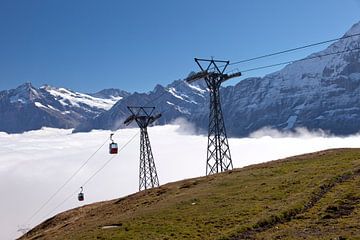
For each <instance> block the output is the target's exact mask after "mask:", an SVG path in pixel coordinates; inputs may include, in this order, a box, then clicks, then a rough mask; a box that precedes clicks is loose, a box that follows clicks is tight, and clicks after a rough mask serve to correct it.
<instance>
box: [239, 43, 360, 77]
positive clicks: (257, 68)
mask: <svg viewBox="0 0 360 240" xmlns="http://www.w3.org/2000/svg"><path fill="white" fill-rule="evenodd" d="M359 50H360V48H353V49H347V50H344V51H339V52H334V53H327V54H322V55H317V56H312V57H306V58H302V59H298V60H292V61H286V62H281V63H275V64H270V65H265V66H260V67H255V68H250V69H246V70H243V71H241V72H251V71H256V70H261V69H265V68H270V67H277V66H281V65H286V64H291V63H297V62H302V61H307V60H312V59H316V58H322V57H327V56H332V55H338V54H342V53H347V52H353V51H359Z"/></svg>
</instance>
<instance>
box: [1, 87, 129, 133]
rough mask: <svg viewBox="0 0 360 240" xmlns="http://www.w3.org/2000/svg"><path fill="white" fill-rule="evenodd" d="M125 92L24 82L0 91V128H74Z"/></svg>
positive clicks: (9, 131)
mask: <svg viewBox="0 0 360 240" xmlns="http://www.w3.org/2000/svg"><path fill="white" fill-rule="evenodd" d="M128 95H129V93H127V92H124V91H120V90H116V89H105V90H102V91H100V92H98V93H94V94H83V93H78V92H74V91H71V90H69V89H65V88H55V87H51V86H48V85H45V86H42V87H40V88H35V87H34V86H32V85H31V83H25V84H23V85H21V86H19V87H17V88H16V89H11V90H6V91H1V92H0V131H4V132H7V133H19V132H24V131H28V130H35V129H40V128H42V127H54V128H74V127H76V126H78V125H79V124H80V123H81V122H83V121H87V120H88V119H92V118H94V117H96V116H97V115H99V114H101V113H103V112H105V111H107V110H109V109H110V108H111V107H112V106H113V105H114V104H115V103H116V102H117V101H118V100H120V99H122V98H123V97H125V96H128Z"/></svg>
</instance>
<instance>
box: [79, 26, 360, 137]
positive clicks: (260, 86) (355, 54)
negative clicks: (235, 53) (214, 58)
mask: <svg viewBox="0 0 360 240" xmlns="http://www.w3.org/2000/svg"><path fill="white" fill-rule="evenodd" d="M358 33H360V23H357V24H355V25H354V26H353V27H352V28H351V29H350V30H349V31H348V32H347V33H346V34H345V35H344V36H349V35H353V34H358ZM359 48H360V36H355V37H351V38H345V39H342V40H340V41H337V42H335V43H333V44H332V45H330V46H329V47H328V48H326V49H325V50H324V51H321V52H317V53H314V54H312V55H310V56H309V57H311V58H312V57H315V56H324V55H327V56H325V57H318V58H313V59H311V60H306V61H298V62H295V63H293V64H289V65H287V66H286V67H285V68H283V69H282V70H280V71H277V72H275V73H272V74H269V75H267V76H265V77H263V78H248V79H244V80H242V81H240V82H239V83H238V84H236V85H235V86H229V87H226V88H222V89H221V92H222V106H223V113H224V117H225V121H226V127H227V130H228V133H229V135H230V136H247V135H249V134H251V133H252V132H254V131H256V130H259V129H261V128H264V127H270V128H275V129H279V130H293V129H294V128H297V127H306V128H308V129H322V130H325V131H328V132H330V133H333V134H340V135H346V134H352V133H357V132H359V131H360V106H359V104H360V51H359ZM351 49H358V50H354V51H347V50H351ZM344 51H347V52H344ZM338 52H343V53H342V54H336V55H328V54H332V53H338ZM179 81H180V80H179ZM179 81H175V82H173V83H172V84H170V85H168V86H166V87H163V86H160V85H158V86H156V87H155V89H154V90H153V91H151V92H149V93H143V94H139V93H135V94H132V95H129V96H127V97H125V98H124V99H122V100H121V101H119V102H118V103H117V104H115V105H114V106H113V107H112V108H111V109H110V110H109V111H107V112H104V113H102V114H100V115H99V116H97V117H95V119H92V120H90V121H87V122H86V123H84V124H81V125H79V126H78V128H77V129H76V130H75V131H89V130H91V129H116V128H119V127H122V126H123V125H122V120H123V119H125V117H126V116H127V115H128V114H129V113H128V111H127V109H126V106H127V105H143V104H148V105H153V106H156V107H157V111H159V112H163V117H162V118H161V119H160V120H159V123H160V124H163V123H167V122H170V121H172V120H174V119H176V118H178V117H183V118H186V119H188V120H189V121H191V122H193V123H195V124H196V125H197V126H198V127H199V128H200V129H207V125H208V112H209V110H208V108H209V107H208V91H207V88H206V86H205V85H204V84H202V85H189V84H187V83H185V82H183V81H180V82H179ZM200 84H201V83H200ZM148 102H150V103H148Z"/></svg>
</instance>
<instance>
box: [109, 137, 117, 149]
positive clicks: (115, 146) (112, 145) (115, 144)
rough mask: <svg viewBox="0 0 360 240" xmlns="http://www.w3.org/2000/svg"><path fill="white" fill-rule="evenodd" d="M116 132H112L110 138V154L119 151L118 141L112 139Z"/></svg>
mask: <svg viewBox="0 0 360 240" xmlns="http://www.w3.org/2000/svg"><path fill="white" fill-rule="evenodd" d="M113 135H114V134H113V133H112V134H110V140H111V143H110V144H109V153H110V154H117V153H118V145H117V143H116V142H114V140H113V139H112V136H113Z"/></svg>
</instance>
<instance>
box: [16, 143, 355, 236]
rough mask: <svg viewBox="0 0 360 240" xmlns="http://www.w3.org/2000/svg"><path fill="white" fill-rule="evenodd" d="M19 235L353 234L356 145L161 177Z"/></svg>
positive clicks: (72, 211)
mask: <svg viewBox="0 0 360 240" xmlns="http://www.w3.org/2000/svg"><path fill="white" fill-rule="evenodd" d="M21 239H24V240H25V239H234V240H235V239H360V149H335V150H328V151H322V152H317V153H312V154H306V155H301V156H296V157H291V158H287V159H283V160H278V161H272V162H268V163H264V164H258V165H253V166H249V167H245V168H241V169H235V170H233V171H229V172H225V173H221V174H215V175H211V176H207V177H201V178H195V179H188V180H183V181H180V182H175V183H169V184H166V185H163V186H161V187H159V188H156V189H152V190H149V191H143V192H139V193H136V194H133V195H130V196H128V197H125V198H121V199H116V200H112V201H107V202H101V203H95V204H91V205H87V206H84V207H81V208H77V209H73V210H70V211H67V212H64V213H61V214H58V215H57V216H55V217H53V218H51V219H48V220H47V221H45V222H43V223H42V224H40V225H38V226H37V227H35V228H34V229H33V230H31V231H30V232H29V233H28V234H27V235H25V236H23V237H22V238H21Z"/></svg>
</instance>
